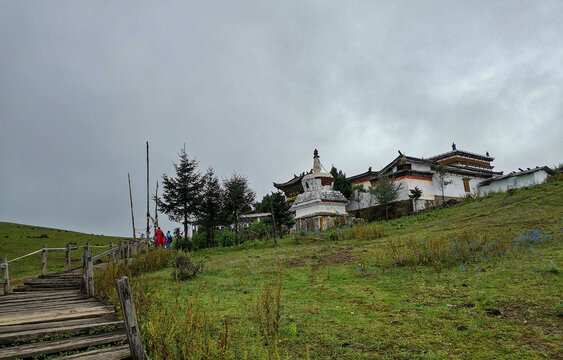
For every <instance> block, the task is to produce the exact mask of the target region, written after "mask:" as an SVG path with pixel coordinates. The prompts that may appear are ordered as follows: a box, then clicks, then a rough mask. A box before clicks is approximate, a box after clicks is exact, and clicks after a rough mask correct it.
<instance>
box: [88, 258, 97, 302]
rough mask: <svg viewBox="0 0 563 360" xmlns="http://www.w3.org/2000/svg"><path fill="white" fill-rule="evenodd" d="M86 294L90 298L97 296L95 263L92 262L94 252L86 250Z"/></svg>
mask: <svg viewBox="0 0 563 360" xmlns="http://www.w3.org/2000/svg"><path fill="white" fill-rule="evenodd" d="M86 251H87V253H86V294H88V297H94V296H96V291H95V289H94V262H93V261H92V251H90V249H88V250H86Z"/></svg>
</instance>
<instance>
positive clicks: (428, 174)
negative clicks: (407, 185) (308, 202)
mask: <svg viewBox="0 0 563 360" xmlns="http://www.w3.org/2000/svg"><path fill="white" fill-rule="evenodd" d="M382 175H383V174H380V175H378V176H375V177H373V178H371V179H370V182H371V183H372V184H374V183H376V182H377V181H378V180H379V179H380V177H381V176H382ZM405 175H412V176H420V177H425V178H429V179H432V177H433V176H434V173H433V172H431V171H421V170H412V169H405V170H400V171H397V172H394V173H391V174H389V175H388V178H389V179H391V180H393V179H396V178H400V177H403V176H405Z"/></svg>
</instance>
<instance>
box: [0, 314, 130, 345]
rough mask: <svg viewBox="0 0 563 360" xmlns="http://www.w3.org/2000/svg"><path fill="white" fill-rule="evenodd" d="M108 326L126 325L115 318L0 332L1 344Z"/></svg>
mask: <svg viewBox="0 0 563 360" xmlns="http://www.w3.org/2000/svg"><path fill="white" fill-rule="evenodd" d="M51 324H53V323H51ZM106 326H115V327H121V329H123V327H124V325H123V321H118V320H115V321H106V322H102V323H87V324H79V325H70V326H60V327H51V328H45V329H30V330H25V331H19V332H11V333H6V334H0V345H9V344H13V343H16V342H29V341H30V340H36V339H41V338H43V337H45V336H52V335H56V334H73V335H85V334H89V333H90V331H92V330H103V328H104V327H106Z"/></svg>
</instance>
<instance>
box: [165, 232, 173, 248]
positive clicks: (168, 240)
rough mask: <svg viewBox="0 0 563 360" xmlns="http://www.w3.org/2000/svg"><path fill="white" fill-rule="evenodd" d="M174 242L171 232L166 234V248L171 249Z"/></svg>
mask: <svg viewBox="0 0 563 360" xmlns="http://www.w3.org/2000/svg"><path fill="white" fill-rule="evenodd" d="M171 242H172V235H170V230H168V232H167V233H166V248H167V249H170V243H171Z"/></svg>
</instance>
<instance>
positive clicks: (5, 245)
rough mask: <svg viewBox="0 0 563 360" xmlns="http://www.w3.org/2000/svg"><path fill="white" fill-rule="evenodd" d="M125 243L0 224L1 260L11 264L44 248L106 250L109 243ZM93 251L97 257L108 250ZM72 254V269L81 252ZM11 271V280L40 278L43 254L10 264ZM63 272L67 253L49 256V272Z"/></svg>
mask: <svg viewBox="0 0 563 360" xmlns="http://www.w3.org/2000/svg"><path fill="white" fill-rule="evenodd" d="M123 239H124V238H119V237H112V236H103V235H93V234H92V235H90V234H83V233H79V232H74V231H69V230H60V229H50V228H44V227H39V226H30V225H22V224H14V223H7V222H0V258H1V259H3V258H4V257H7V258H8V260H11V259H14V258H16V257H18V256H21V255H25V254H28V253H30V252H32V251H35V250H38V249H40V248H41V247H42V246H43V244H46V245H47V246H48V247H50V248H64V247H66V244H67V243H71V244H73V245H84V244H85V243H86V242H89V243H90V245H94V246H104V245H107V244H109V242H110V241H113V242H114V243H117V242H118V241H122V240H123ZM92 250H93V252H94V254H98V253H100V252H102V251H104V250H107V248H105V249H104V248H93V249H92ZM71 254H72V261H73V266H79V264H80V256H81V254H82V251H73V252H71ZM9 269H10V278H11V279H16V278H21V277H28V276H34V275H39V273H40V272H41V253H38V254H35V255H32V256H29V257H26V258H23V259H21V260H17V261H14V262H12V263H10V264H9ZM64 269H65V253H64V252H51V253H49V255H48V260H47V271H48V272H56V271H61V270H64Z"/></svg>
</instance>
